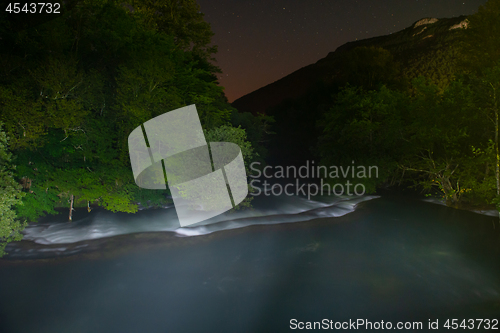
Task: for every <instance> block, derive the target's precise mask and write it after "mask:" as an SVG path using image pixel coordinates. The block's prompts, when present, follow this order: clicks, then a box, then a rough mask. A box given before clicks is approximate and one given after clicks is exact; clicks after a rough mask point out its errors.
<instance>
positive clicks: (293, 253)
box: [0, 192, 500, 333]
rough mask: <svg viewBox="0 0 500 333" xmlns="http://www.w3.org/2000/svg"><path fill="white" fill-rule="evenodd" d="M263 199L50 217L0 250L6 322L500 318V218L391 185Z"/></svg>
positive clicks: (239, 327) (100, 324)
mask: <svg viewBox="0 0 500 333" xmlns="http://www.w3.org/2000/svg"><path fill="white" fill-rule="evenodd" d="M255 207H256V208H255V210H253V211H250V212H240V213H236V214H226V215H224V216H220V217H218V220H212V221H209V222H210V223H211V224H208V222H206V223H205V225H199V226H194V227H191V228H189V227H188V228H179V226H178V225H177V224H176V222H175V211H174V210H173V208H172V207H166V208H164V209H157V210H144V211H140V212H139V213H137V214H133V215H129V214H112V213H109V212H105V211H103V210H95V211H93V212H91V213H90V214H89V213H87V212H86V211H77V212H76V215H75V221H74V222H72V223H66V222H63V221H64V217H65V216H49V217H46V218H44V219H42V220H41V221H40V223H39V224H38V225H34V226H31V227H29V228H28V229H27V231H26V239H27V240H29V241H22V242H19V243H14V244H12V245H10V246H9V247H8V248H7V251H8V252H9V253H10V254H9V256H7V257H6V258H4V259H1V260H0V331H1V332H9V333H10V332H40V333H43V332H50V333H54V332H71V333H78V332H94V333H96V332H120V333H126V332H148V333H153V332H162V333H164V332H282V331H288V330H289V329H290V325H291V324H290V321H291V320H292V319H295V320H296V322H314V321H321V320H323V319H328V320H332V322H343V321H349V320H356V319H364V320H369V321H372V322H380V321H382V320H383V321H384V322H392V323H393V324H394V325H396V323H397V322H403V321H409V322H422V323H423V329H422V330H421V331H427V330H428V329H427V327H428V321H429V320H431V321H435V320H439V325H441V327H440V328H441V329H440V330H439V331H441V330H444V329H443V328H442V325H443V324H444V323H445V320H446V319H448V318H450V319H451V318H457V319H460V320H462V319H476V318H478V319H479V318H482V319H485V318H489V319H493V318H497V319H498V318H499V315H500V260H499V259H500V232H499V231H500V227H499V226H498V221H497V220H498V218H495V217H492V216H485V215H480V214H477V213H473V212H468V211H460V210H455V209H451V208H447V207H444V206H441V205H436V204H433V203H429V202H424V201H423V200H420V199H418V198H416V197H415V196H413V195H401V194H400V193H391V192H387V193H383V194H382V195H381V196H380V197H375V196H373V197H362V198H342V199H339V198H314V199H313V200H307V199H305V198H298V197H281V198H272V197H264V198H260V199H259V200H257V201H256V203H255ZM64 215H66V214H64ZM217 221H219V222H218V223H213V222H217ZM177 223H178V222H177ZM495 223H496V227H495V228H494V225H495ZM497 327H498V326H497ZM394 331H397V330H394ZM469 331H471V330H469Z"/></svg>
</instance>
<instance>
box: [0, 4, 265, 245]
mask: <svg viewBox="0 0 500 333" xmlns="http://www.w3.org/2000/svg"><path fill="white" fill-rule="evenodd" d="M61 13H64V14H60V15H57V17H54V16H51V15H48V17H46V18H44V19H40V20H39V21H40V22H36V23H35V24H30V23H26V21H25V20H22V19H16V20H14V19H8V18H7V17H6V15H7V14H6V13H3V14H2V15H3V16H4V17H1V18H0V20H1V25H0V36H1V39H0V44H1V45H0V50H2V51H1V55H0V59H1V60H0V110H1V111H0V125H1V132H0V160H1V164H0V167H1V169H0V191H1V197H2V200H1V202H0V211H1V215H0V241H1V242H0V244H1V246H0V254H1V253H3V249H4V247H5V245H6V244H7V243H8V242H10V241H14V240H20V239H21V238H22V234H21V231H22V230H23V228H24V227H25V226H26V224H27V223H28V222H34V221H37V219H38V218H39V217H41V216H44V215H46V214H57V213H60V212H61V210H57V208H64V210H63V211H65V212H69V214H68V219H69V220H70V221H71V216H72V211H73V209H74V207H87V209H88V210H89V211H90V210H91V209H92V208H93V207H95V206H101V207H103V208H105V209H107V210H110V211H113V212H118V211H119V212H128V213H135V212H137V210H138V208H139V207H140V206H143V207H159V206H161V205H164V204H165V203H167V202H171V201H169V198H168V197H169V192H168V190H167V191H161V190H158V191H151V190H141V189H140V188H139V187H138V186H137V185H136V184H135V182H134V179H133V175H132V172H131V167H130V158H129V155H128V148H127V138H128V135H129V134H130V132H131V131H132V130H133V129H134V128H136V127H137V126H140V125H141V124H142V123H144V122H145V121H147V120H149V119H151V118H154V117H156V116H158V115H160V114H163V113H165V112H168V111H170V110H174V109H176V108H180V107H183V106H186V105H191V104H195V105H196V107H197V110H198V113H199V116H200V120H201V122H202V126H203V128H204V130H205V136H206V139H207V140H208V141H229V142H234V143H237V144H238V145H239V146H240V147H241V148H242V152H243V154H244V158H245V160H249V159H253V158H260V157H258V156H264V154H265V150H264V148H263V147H262V145H261V144H260V142H261V141H262V140H263V139H262V136H263V134H264V131H265V128H266V126H267V125H266V124H267V120H266V117H255V116H252V115H251V114H241V113H238V111H237V110H236V109H234V108H232V107H231V105H230V104H229V103H228V102H227V99H226V98H225V96H224V90H223V88H222V87H220V86H219V85H218V84H217V77H216V74H217V73H219V72H220V69H219V68H218V67H216V66H215V65H213V55H214V53H215V52H216V47H214V46H210V41H211V37H212V35H213V33H212V32H211V30H210V25H209V24H208V23H206V22H205V21H204V20H203V14H202V13H201V12H200V9H199V6H198V5H197V4H196V2H195V1H193V0H183V1H165V2H161V3H159V2H155V1H149V0H139V1H132V2H129V3H127V4H123V3H122V2H120V1H106V0H103V1H95V0H84V1H77V2H76V3H75V2H72V3H67V4H66V7H64V8H62V9H61ZM159 13H168V15H162V14H159ZM247 201H248V200H247Z"/></svg>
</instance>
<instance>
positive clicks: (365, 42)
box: [232, 16, 467, 114]
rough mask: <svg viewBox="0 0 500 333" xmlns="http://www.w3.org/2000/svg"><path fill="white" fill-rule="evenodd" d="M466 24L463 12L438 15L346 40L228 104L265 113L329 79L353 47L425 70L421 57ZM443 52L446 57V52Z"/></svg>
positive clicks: (437, 50)
mask: <svg viewBox="0 0 500 333" xmlns="http://www.w3.org/2000/svg"><path fill="white" fill-rule="evenodd" d="M466 27H467V16H458V17H453V18H438V19H436V18H430V17H426V18H422V19H420V20H417V21H416V22H414V23H413V24H412V25H410V26H409V27H407V28H405V29H403V30H400V31H398V32H395V33H391V34H389V35H382V36H376V37H371V38H367V39H362V40H356V41H350V42H347V43H345V44H342V45H340V46H339V47H337V48H336V49H335V51H332V52H329V53H328V54H327V55H326V57H324V58H321V59H319V60H318V61H316V62H315V63H313V64H310V65H306V66H304V67H301V68H299V69H297V70H296V71H294V72H292V73H290V74H289V75H286V76H284V77H282V78H281V79H278V80H276V81H274V82H272V83H269V84H268V85H265V86H263V87H261V88H259V89H257V90H254V91H252V92H250V93H248V94H246V95H244V96H242V97H240V98H238V99H236V100H235V101H233V103H232V106H233V107H235V108H236V109H238V110H239V111H241V112H250V113H252V114H260V113H266V110H267V109H268V108H270V107H274V106H277V105H279V104H280V103H281V102H283V101H284V100H286V99H290V98H296V97H299V96H302V95H304V94H305V93H306V92H307V91H308V90H309V89H310V88H311V87H313V86H314V85H315V84H316V83H317V82H325V81H330V80H331V78H332V77H335V76H336V75H338V71H339V69H340V68H342V64H341V63H339V58H340V57H339V56H341V55H343V54H345V53H346V52H349V51H351V50H353V49H355V48H357V47H371V46H374V47H381V48H384V49H386V50H388V51H390V52H391V54H392V55H393V56H394V58H395V60H396V61H398V62H399V63H401V64H402V66H403V67H404V68H405V69H408V68H409V67H410V69H409V70H412V69H413V68H411V67H416V68H417V72H418V71H420V70H423V71H429V69H425V68H426V67H428V65H427V64H426V63H425V59H426V58H429V57H430V58H432V57H433V55H432V53H440V52H441V51H443V50H446V49H448V48H449V43H450V42H451V41H453V40H454V39H455V38H456V37H457V36H458V35H459V33H460V32H459V31H460V30H462V29H461V28H466ZM440 56H443V55H442V54H441V55H440ZM445 56H447V57H449V55H445ZM446 61H447V63H450V64H449V65H450V67H453V64H452V63H453V61H454V60H453V59H447V60H446ZM422 68H424V69H422ZM449 72H450V73H452V72H453V70H452V69H451V70H450V71H449ZM450 73H442V74H435V73H432V74H433V75H437V76H443V75H444V76H448V77H447V78H445V79H447V80H449V79H451V77H449V76H450V75H452V74H450ZM416 74H417V73H406V75H407V76H408V77H409V78H412V77H415V76H417V75H416ZM438 79H442V78H438Z"/></svg>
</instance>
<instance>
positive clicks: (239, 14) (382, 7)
mask: <svg viewBox="0 0 500 333" xmlns="http://www.w3.org/2000/svg"><path fill="white" fill-rule="evenodd" d="M197 1H198V3H199V4H200V6H201V11H202V12H203V13H204V14H205V20H206V21H207V22H209V23H210V24H211V26H212V30H213V32H214V33H215V36H214V37H213V43H214V44H216V45H218V46H219V52H218V53H217V54H216V56H215V57H216V59H217V63H216V64H217V65H218V66H219V67H221V68H222V70H223V74H221V75H220V83H221V85H222V86H224V87H225V92H226V96H227V97H228V99H229V101H230V102H232V101H234V100H235V99H237V98H239V97H241V96H243V95H245V94H247V93H250V92H252V91H254V90H256V89H258V88H260V87H262V86H265V85H267V84H269V83H272V82H274V81H276V80H278V79H280V78H282V77H283V76H286V75H288V74H290V73H292V72H294V71H295V70H297V69H299V68H301V67H304V66H306V65H309V64H312V63H315V62H316V61H318V60H319V59H321V58H324V57H325V56H326V55H327V54H328V53H329V52H332V51H334V50H335V49H336V48H337V47H338V46H340V45H342V44H344V43H346V42H349V41H353V40H356V39H365V38H370V37H375V36H381V35H387V34H390V33H393V32H397V31H399V30H402V29H404V28H407V27H408V26H410V25H411V24H413V23H414V22H415V21H417V20H419V19H421V18H424V17H436V18H442V17H454V16H459V15H469V14H473V13H475V12H476V11H477V8H478V7H479V6H480V5H483V4H484V3H486V0H469V1H467V0H466V1H465V2H464V1H463V0H357V1H352V0H330V1H320V0H287V1H284V0H258V1H251V0H197Z"/></svg>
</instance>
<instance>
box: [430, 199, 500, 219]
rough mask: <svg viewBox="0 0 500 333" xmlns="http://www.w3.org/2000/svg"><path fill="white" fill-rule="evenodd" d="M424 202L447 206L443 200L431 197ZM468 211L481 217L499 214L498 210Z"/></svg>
mask: <svg viewBox="0 0 500 333" xmlns="http://www.w3.org/2000/svg"><path fill="white" fill-rule="evenodd" d="M422 200H423V201H425V202H430V203H433V204H437V205H442V206H446V201H445V200H444V199H442V198H436V197H429V198H425V199H422ZM468 211H470V212H473V213H477V214H481V215H488V216H495V217H498V214H499V213H498V210H496V209H485V210H479V209H468Z"/></svg>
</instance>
